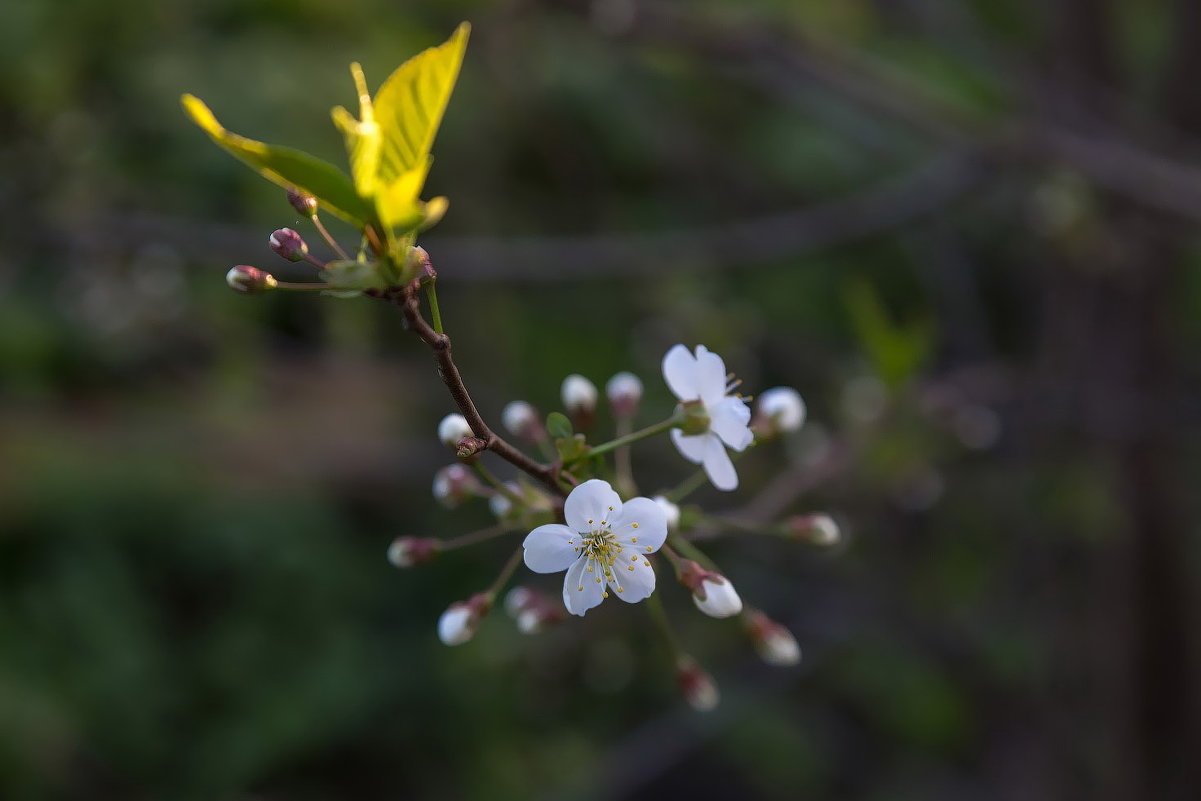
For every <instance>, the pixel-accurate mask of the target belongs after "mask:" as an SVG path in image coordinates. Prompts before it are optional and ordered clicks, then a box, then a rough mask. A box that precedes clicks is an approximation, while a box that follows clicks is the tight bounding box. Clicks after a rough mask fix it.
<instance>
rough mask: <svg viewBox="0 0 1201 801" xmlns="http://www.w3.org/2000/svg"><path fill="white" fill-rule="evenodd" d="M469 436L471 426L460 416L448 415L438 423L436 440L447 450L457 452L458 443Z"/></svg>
mask: <svg viewBox="0 0 1201 801" xmlns="http://www.w3.org/2000/svg"><path fill="white" fill-rule="evenodd" d="M471 436H474V434H473V433H472V431H471V426H469V425H467V418H465V417H464V416H463V415H461V414H448V415H446V416H445V417H443V418H442V420H441V422H439V423H438V439H439V440H441V441H442V444H443V445H445V446H446V447H448V448H453V449H455V450H458V448H459V442H460V441H462V440H464V439H466V438H468V437H471Z"/></svg>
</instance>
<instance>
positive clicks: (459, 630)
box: [438, 592, 492, 645]
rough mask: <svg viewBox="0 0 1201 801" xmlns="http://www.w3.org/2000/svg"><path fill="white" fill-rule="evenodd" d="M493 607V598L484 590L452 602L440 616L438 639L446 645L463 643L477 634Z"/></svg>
mask: <svg viewBox="0 0 1201 801" xmlns="http://www.w3.org/2000/svg"><path fill="white" fill-rule="evenodd" d="M491 608H492V599H491V598H489V597H488V594H487V593H483V592H481V593H476V594H475V595H473V596H471V597H470V598H468V599H467V600H466V601H458V602H456V603H453V604H451V605H450V606H449V607H448V608H447V610H446V611H445V612H443V613H442V616H441V617H440V618H438V639H440V640H441V641H442V643H443V644H444V645H462V644H463V643H465V642H467V641H468V640H470V639H471V638H472V637H474V636H475V633H476V631H478V630H479V627H480V621H482V620H483V619H484V616H485V615H487V614H488V611H489V610H490V609H491Z"/></svg>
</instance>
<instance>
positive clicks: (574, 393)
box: [559, 373, 598, 429]
mask: <svg viewBox="0 0 1201 801" xmlns="http://www.w3.org/2000/svg"><path fill="white" fill-rule="evenodd" d="M597 394H598V393H597V391H596V384H593V383H592V382H591V381H589V380H588V379H587V378H584V376H582V375H577V374H574V373H573V374H572V375H569V376H567V378H564V379H563V386H562V387H560V389H559V396H560V398H561V399H562V401H563V408H564V409H565V410H566V411H567V415H568V417H570V418H571V422H572V423H573V424H574V425H575V427H576V428H577V429H581V428H584V429H586V428H589V427H591V425H592V420H593V418H594V417H595V416H596V398H597Z"/></svg>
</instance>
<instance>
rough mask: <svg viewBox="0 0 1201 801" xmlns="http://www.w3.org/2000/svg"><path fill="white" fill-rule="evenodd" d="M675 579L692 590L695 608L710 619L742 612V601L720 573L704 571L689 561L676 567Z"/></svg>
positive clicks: (684, 561) (732, 586)
mask: <svg viewBox="0 0 1201 801" xmlns="http://www.w3.org/2000/svg"><path fill="white" fill-rule="evenodd" d="M677 578H678V580H679V582H680V583H681V584H683V585H684V586H685V587H687V588H688V589H690V590H692V602H693V603H695V604H696V608H697V609H699V610H701V611H702V612H704V613H705V614H706V615H709V616H710V617H731V616H733V615H736V614H738V613H739V612H741V611H742V599H741V598H740V597H739V596H738V592H737V591H735V589H734V585H733V584H731V583H730V580H729V579H728V578H726V577H725V576H723V575H722V574H720V573H714V572H713V571H712V570H705V569H704V568H703V567H701V566H700V565H699V564H697V563H696V562H694V561H692V560H691V559H688V560H683V561H682V562H681V564H680V566H679V567H677Z"/></svg>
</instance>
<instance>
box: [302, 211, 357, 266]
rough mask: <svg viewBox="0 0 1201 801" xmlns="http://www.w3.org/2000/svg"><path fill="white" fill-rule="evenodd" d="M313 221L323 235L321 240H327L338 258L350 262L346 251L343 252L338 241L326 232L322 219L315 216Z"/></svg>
mask: <svg viewBox="0 0 1201 801" xmlns="http://www.w3.org/2000/svg"><path fill="white" fill-rule="evenodd" d="M311 219H312V220H313V227H314V228H316V229H317V232H318V233H319V234H321V238H322V239H324V240H325V242H326V244H328V245H329V246H330V247H331V248H333V249H334V253H337V254H338V258H340V259H342V260H343V261H350V256H348V255H346V251H345V250H342V246H341V245H339V244H338V240H336V239H334V238H333V237H332V236H330V235H329V231H327V230H325V226H324V225H322V224H321V218H320V217H318V216H317V215H316V214H314V215H313V216H312V218H311Z"/></svg>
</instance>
